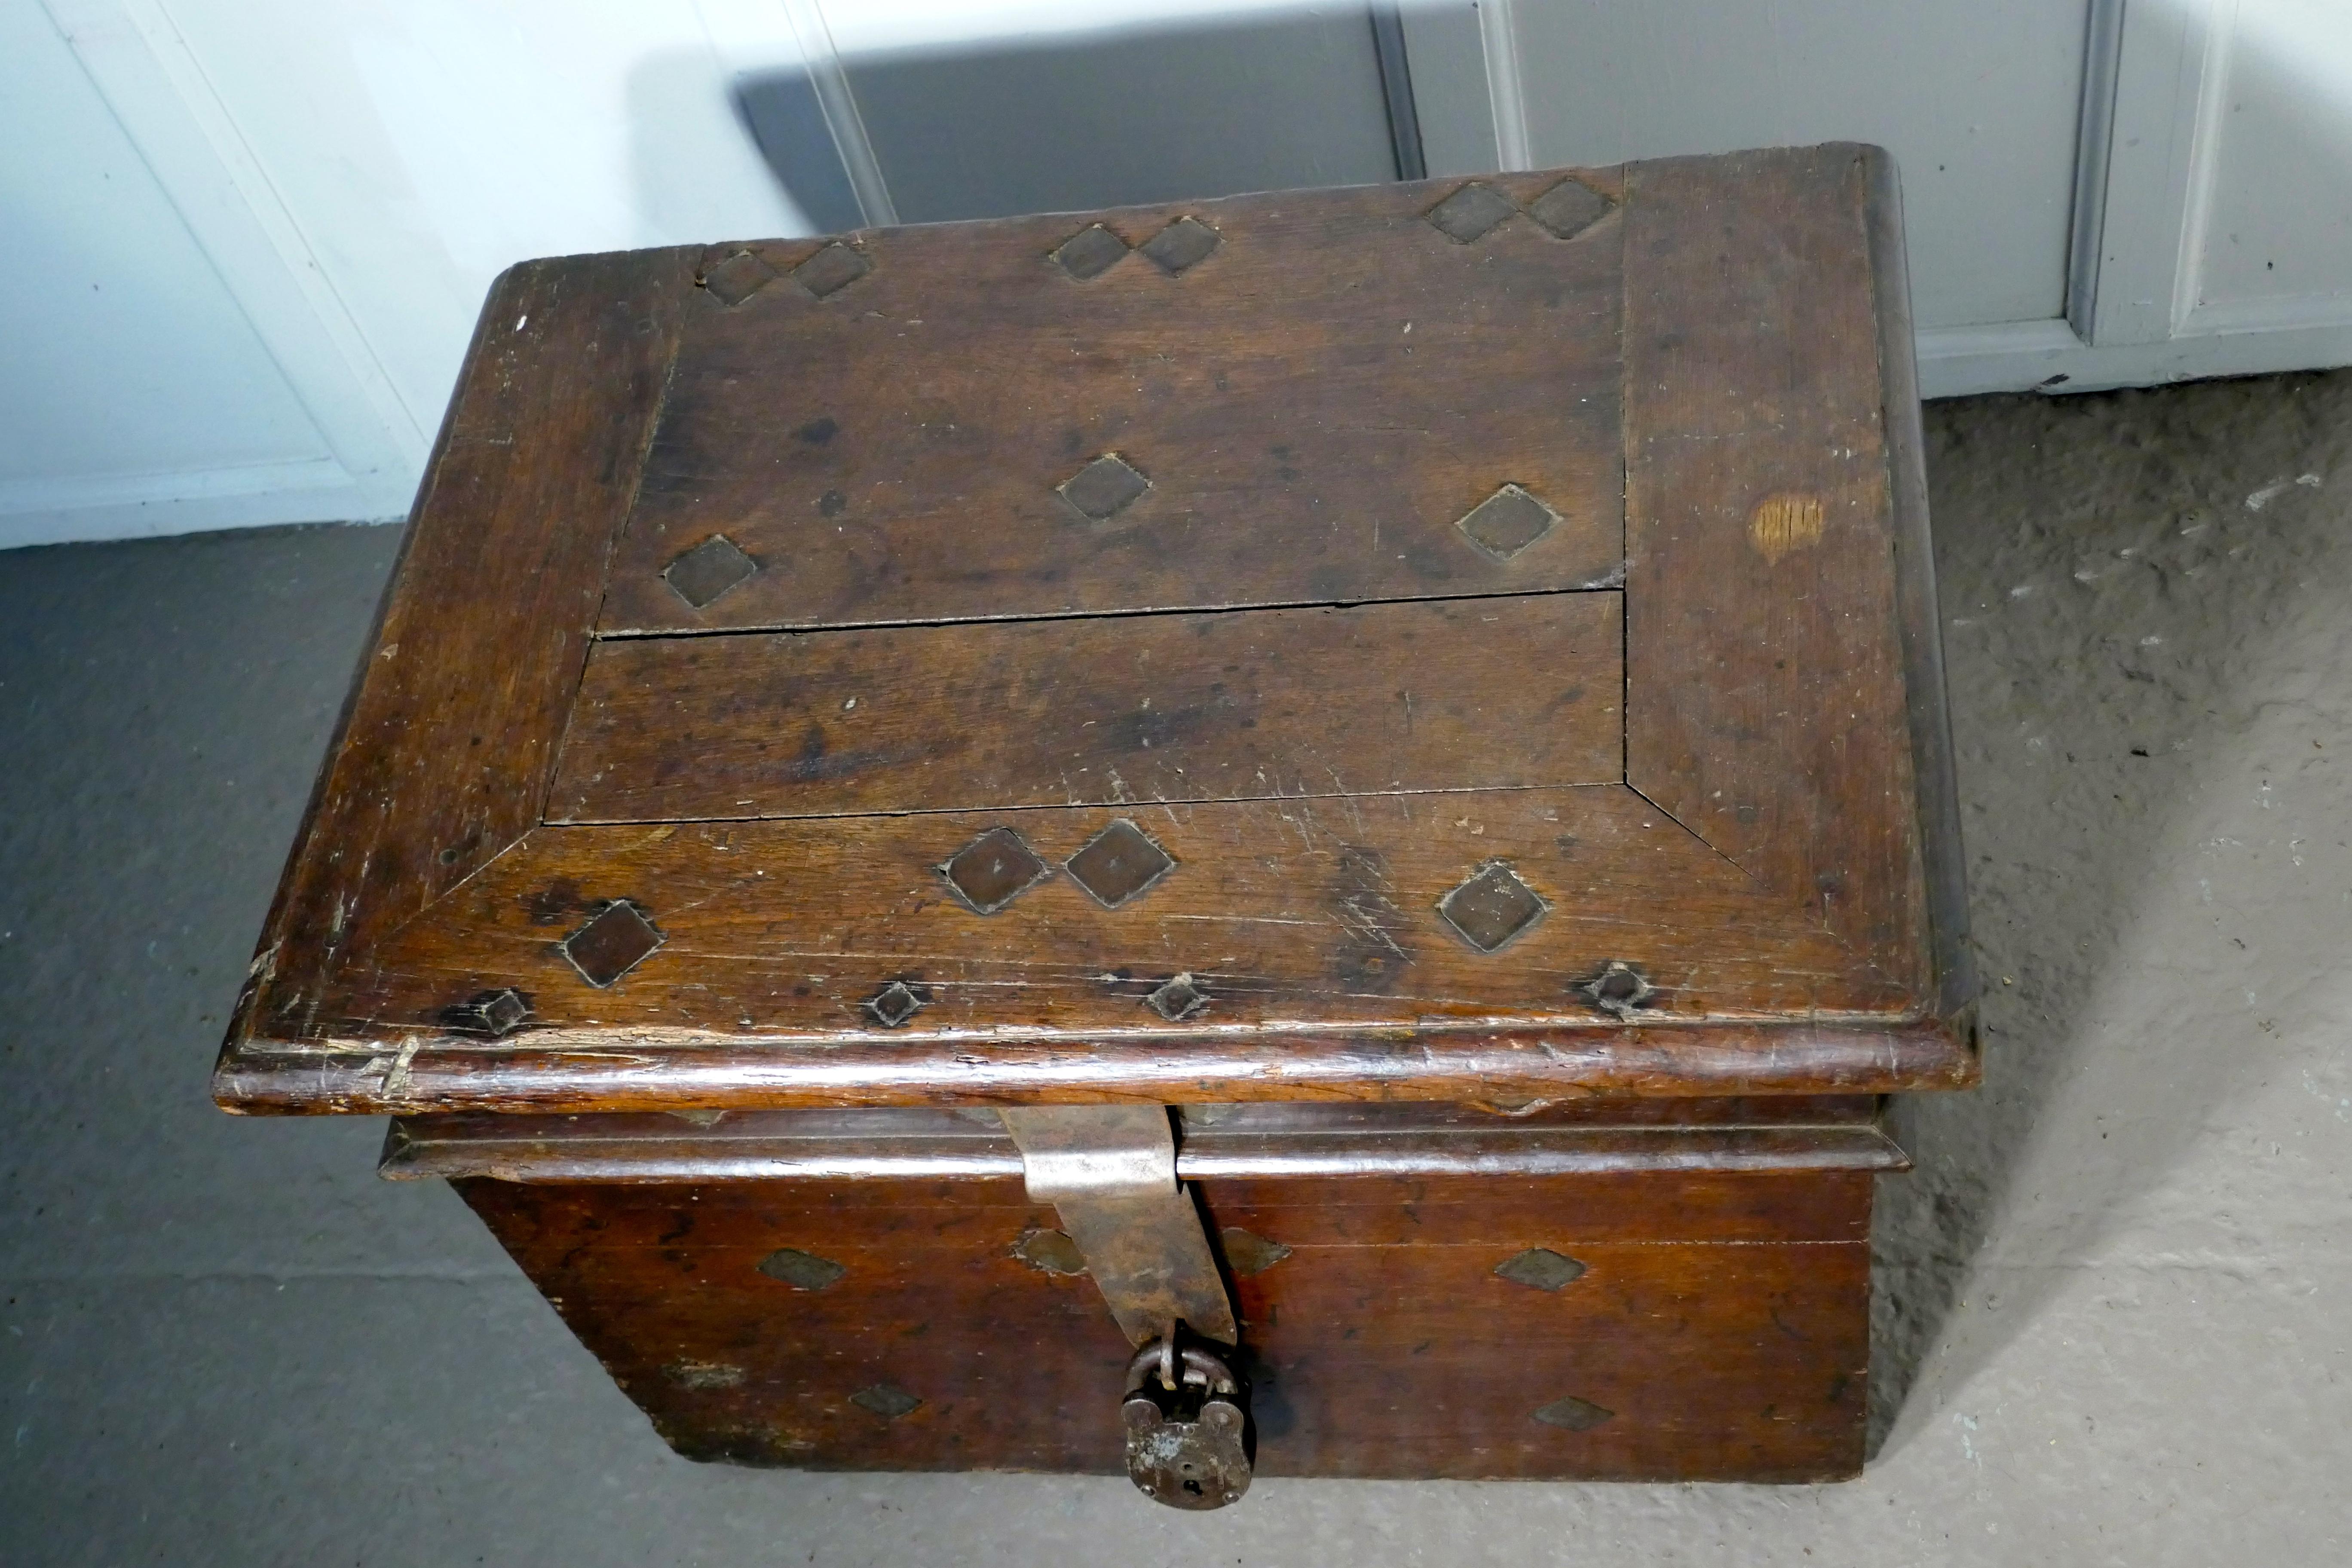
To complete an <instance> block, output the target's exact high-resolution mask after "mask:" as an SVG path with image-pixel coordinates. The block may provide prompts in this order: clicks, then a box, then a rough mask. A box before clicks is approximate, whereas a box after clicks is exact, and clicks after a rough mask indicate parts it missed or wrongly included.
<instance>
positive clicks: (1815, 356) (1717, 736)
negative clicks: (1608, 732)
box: [1625, 145, 1934, 1008]
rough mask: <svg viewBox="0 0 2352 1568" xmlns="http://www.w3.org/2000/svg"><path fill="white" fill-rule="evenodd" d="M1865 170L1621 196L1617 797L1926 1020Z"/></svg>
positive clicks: (1830, 163) (1738, 179)
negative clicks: (1821, 934) (1741, 879)
mask: <svg viewBox="0 0 2352 1568" xmlns="http://www.w3.org/2000/svg"><path fill="white" fill-rule="evenodd" d="M1874 156H1876V157H1884V154H1883V153H1874V151H1873V150H1871V149H1867V148H1863V147H1856V146H1851V145H1831V146H1826V147H1817V148H1809V149H1804V150H1802V151H1798V152H1789V151H1779V152H1770V153H1733V154H1730V155H1728V156H1726V157H1720V158H1681V159H1668V160H1664V161H1662V162H1659V163H1643V164H1640V165H1637V166H1635V168H1634V169H1633V173H1632V174H1630V176H1629V196H1628V202H1627V208H1626V210H1627V226H1626V247H1627V252H1626V254H1627V262H1626V290H1625V388H1626V403H1625V449H1626V454H1627V457H1626V475H1625V487H1626V549H1627V555H1628V562H1627V567H1626V584H1627V593H1626V617H1625V618H1626V627H1625V644H1626V715H1625V724H1626V730H1625V733H1626V758H1625V765H1626V781H1627V782H1628V783H1629V784H1632V785H1633V787H1634V788H1636V789H1638V790H1640V791H1641V792H1642V793H1643V795H1646V796H1647V797H1648V798H1650V799H1651V800H1654V801H1655V802H1656V803H1657V804H1658V805H1659V806H1660V808H1661V809H1663V810H1664V811H1667V812H1670V813H1672V814H1673V816H1675V820H1676V821H1678V822H1681V823H1682V824H1683V825H1684V826H1687V827H1688V828H1689V829H1690V830H1691V831H1692V832H1694V833H1696V834H1697V835H1699V836H1700V837H1703V838H1705V839H1706V841H1707V842H1708V843H1709V844H1711V845H1713V846H1715V847H1717V848H1718V849H1720V850H1721V851H1722V852H1723V853H1724V854H1725V855H1726V856H1727V857H1729V858H1731V859H1732V860H1734V861H1736V862H1737V863H1738V865H1739V866H1740V867H1741V868H1743V869H1744V870H1746V871H1748V873H1750V874H1751V875H1752V876H1754V877H1755V878H1756V879H1757V880H1758V881H1759V882H1760V883H1762V884H1763V885H1764V886H1766V887H1768V888H1770V889H1774V890H1775V891H1777V892H1779V893H1780V894H1781V895H1782V896H1784V897H1786V898H1788V899H1790V900H1792V901H1794V902H1796V903H1799V904H1801V906H1802V907H1803V908H1804V909H1806V910H1808V911H1810V912H1811V914H1812V915H1813V916H1814V918H1816V919H1818V920H1819V921H1821V922H1822V924H1824V925H1825V926H1827V927H1828V928H1829V929H1830V930H1832V931H1836V932H1837V933H1838V934H1839V935H1840V936H1841V937H1842V938H1843V939H1844V940H1845V941H1846V942H1848V943H1850V944H1851V945H1852V947H1853V951H1854V952H1855V954H1856V956H1857V957H1858V958H1859V959H1861V960H1862V961H1863V962H1864V963H1867V964H1869V966H1870V967H1871V968H1872V969H1874V971H1876V972H1877V973H1880V974H1882V975H1884V976H1885V978H1886V979H1887V980H1888V981H1890V982H1892V983H1894V984H1899V985H1901V986H1903V987H1905V988H1906V990H1908V991H1909V992H1910V993H1911V994H1913V995H1914V996H1916V997H1917V998H1918V1003H1919V1005H1921V1006H1922V1007H1923V1008H1926V1007H1931V1006H1933V1005H1934V990H1933V981H1932V977H1931V975H1930V973H1929V970H1928V962H1927V940H1926V938H1927V921H1926V910H1925V904H1926V889H1925V886H1924V883H1923V880H1922V871H1921V861H1920V847H1919V817H1918V814H1917V810H1916V798H1917V796H1916V783H1915V780H1914V777H1913V774H1912V744H1911V730H1910V721H1909V712H1908V708H1907V705H1906V697H1905V689H1904V678H1905V669H1906V665H1905V659H1904V651H1903V642H1902V633H1901V628H1900V626H1899V625H1898V605H1897V602H1896V595H1895V533H1894V519H1893V500H1892V491H1891V487H1890V483H1889V470H1888V455H1887V447H1886V414H1885V385H1884V384H1883V382H1882V380H1881V378H1880V374H1879V353H1880V334H1879V325H1878V321H1877V316H1876V310H1877V300H1878V295H1877V292H1876V289H1875V285H1874V278H1873V272H1872V259H1873V257H1872V251H1871V247H1870V243H1869V235H1870V220H1869V211H1868V207H1869V200H1870V196H1871V194H1872V188H1873V185H1872V176H1871V173H1870V161H1871V159H1872V158H1873V157H1874ZM1887 259H1889V260H1890V261H1891V259H1892V258H1887Z"/></svg>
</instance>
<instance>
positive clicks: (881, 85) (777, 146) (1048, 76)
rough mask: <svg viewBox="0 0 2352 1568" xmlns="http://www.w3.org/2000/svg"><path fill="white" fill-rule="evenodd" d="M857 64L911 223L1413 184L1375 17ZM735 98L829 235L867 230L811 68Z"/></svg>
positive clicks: (871, 121) (1118, 36)
mask: <svg viewBox="0 0 2352 1568" xmlns="http://www.w3.org/2000/svg"><path fill="white" fill-rule="evenodd" d="M845 71H846V75H847V77H848V80H849V86H850V90H851V91H852V92H853V93H854V94H855V96H856V101H857V107H858V112H859V115H860V117H861V118H862V120H863V121H864V123H865V128H866V136H867V139H868V140H869V142H871V143H872V145H873V149H874V153H875V158H876V161H877V163H879V164H880V166H881V172H882V175H883V179H884V182H885V183H886V184H887V186H888V188H889V191H890V195H891V199H892V203H893V205H895V206H896V207H897V209H898V220H899V221H900V222H902V223H937V222H941V221H945V220H950V219H955V218H975V217H1003V216H1011V215H1013V214H1018V213H1034V212H1068V211H1074V210H1079V209H1084V208H1089V207H1103V206H1122V205H1138V204H1142V203H1149V202H1160V201H1175V200H1181V199H1185V198H1190V197H1201V198H1205V197H1211V196H1222V195H1236V194H1239V193H1241V192H1244V191H1265V190H1281V189H1287V188H1291V187H1297V186H1308V185H1352V184H1373V183H1377V182H1380V181H1385V180H1393V179H1395V178H1397V177H1398V169H1399V163H1398V153H1397V148H1396V145H1395V142H1394V141H1393V139H1392V138H1391V130H1390V121H1389V107H1388V102H1389V100H1388V97H1387V95H1386V93H1385V92H1384V90H1383V86H1382V79H1381V61H1380V56H1379V53H1378V51H1377V49H1376V48H1375V46H1374V41H1373V32H1372V27H1371V22H1370V16H1369V14H1368V13H1367V12H1366V11H1365V10H1364V9H1363V8H1361V7H1348V6H1340V7H1336V8H1334V9H1333V10H1331V11H1328V12H1297V13H1282V14H1276V15H1270V16H1240V17H1225V18H1221V19H1219V20H1218V21H1217V23H1216V24H1215V25H1213V26H1202V25H1199V24H1193V25H1190V26H1152V27H1137V28H1128V29H1121V30H1118V31H1116V32H1106V33H1094V34H1087V35H1083V36H1079V37H1069V38H1061V39H1055V40H1053V41H1051V42H1047V43H1036V42H1023V43H1018V44H1013V43H1001V44H1000V43H991V44H985V45H976V46H971V47H959V48H955V49H937V50H931V49H923V50H908V51H903V52H895V53H890V54H876V55H866V56H859V57H854V58H849V59H848V60H846V61H845ZM735 104H736V110H737V113H738V115H739V117H740V121H741V122H742V124H743V126H744V128H745V129H746V130H747V131H748V132H750V134H751V137H752V139H753V140H754V141H755V142H757V143H758V146H759V148H760V152H761V155H762V156H763V157H764V158H765V159H766V161H767V163H768V166H769V168H770V169H772V171H774V174H775V176H776V178H777V180H778V181H779V182H781V183H782V185H783V187H784V189H785V191H786V192H787V193H788V194H789V195H790V196H791V198H792V200H793V203H794V205H797V206H798V207H799V208H800V209H801V210H802V211H803V213H805V214H806V215H807V216H808V217H809V219H810V221H811V223H812V224H813V225H814V226H815V227H816V228H817V229H818V230H819V231H821V232H839V231H841V230H845V229H851V228H856V227H858V226H861V225H862V224H863V222H864V219H863V217H862V216H861V215H860V213H859V210H858V205H857V201H856V196H855V195H854V194H853V193H852V190H851V186H850V182H849V179H848V176H847V174H846V173H845V169H844V167H843V163H842V159H841V155H840V153H839V152H838V151H837V149H836V148H835V143H834V140H833V137H832V134H831V132H830V131H829V130H828V129H827V127H826V123H825V119H824V110H823V109H822V107H821V106H820V103H819V100H818V95H817V92H816V89H815V88H814V84H813V83H812V82H811V81H810V79H809V78H808V77H807V76H806V75H804V74H803V73H801V72H798V71H777V72H772V73H766V74H762V75H756V76H750V77H746V78H743V79H740V80H739V81H738V82H737V84H736V89H735Z"/></svg>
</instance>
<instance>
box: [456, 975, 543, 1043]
mask: <svg viewBox="0 0 2352 1568" xmlns="http://www.w3.org/2000/svg"><path fill="white" fill-rule="evenodd" d="M465 1012H466V1014H467V1018H468V1021H470V1022H471V1023H472V1024H473V1026H475V1027H476V1028H478V1029H479V1030H481V1031H482V1033H484V1034H486V1035H488V1036H489V1037H490V1038H492V1039H494V1040H495V1039H500V1038H503V1037H506V1036H508V1035H511V1034H513V1033H514V1032H515V1028H516V1026H518V1025H520V1023H521V1022H522V1021H523V1020H524V1019H525V1018H527V1017H529V1016H530V1003H528V1002H526V1001H524V1000H523V998H522V993H521V992H520V991H517V990H516V989H515V988H514V987H513V986H511V985H509V986H508V987H507V988H506V989H505V990H503V991H487V992H484V993H483V994H481V995H479V996H477V997H475V998H474V999H473V1000H472V1001H470V1002H468V1003H467V1004H466V1006H465Z"/></svg>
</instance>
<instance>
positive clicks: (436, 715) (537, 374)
mask: <svg viewBox="0 0 2352 1568" xmlns="http://www.w3.org/2000/svg"><path fill="white" fill-rule="evenodd" d="M690 268H691V256H690V253H687V252H680V251H643V252H635V253H631V254H627V255H617V256H599V257H584V258H571V259H569V260H564V261H555V262H528V263H525V264H523V265H521V266H520V267H515V268H509V270H508V271H507V272H505V273H503V274H502V275H500V277H499V280H498V282H497V283H496V284H495V285H494V286H493V287H492V289H491V291H490V298H489V300H488V303H487V304H486V305H485V306H484V308H483V313H482V320H481V323H480V325H479V326H478V328H477V330H476V332H475V338H474V343H473V347H472V348H471V349H470V350H469V351H468V353H467V359H466V365H465V369H464V371H463V372H462V373H461V374H460V375H459V377H458V384H457V397H456V399H455V400H454V401H453V402H452V403H451V405H450V406H449V413H448V416H447V418H446V421H445V423H444V424H443V426H442V429H441V434H440V438H439V440H438V442H437V443H436V446H435V447H434V453H433V458H432V461H431V463H430V465H429V466H428V468H427V470H426V476H427V477H426V479H425V488H424V490H423V492H422V493H421V494H420V495H419V496H418V498H417V502H416V510H415V515H414V516H413V517H412V518H411V520H410V521H409V526H408V533H407V537H406V539H405V540H404V544H403V551H402V555H401V560H400V563H399V565H398V567H397V568H396V569H395V570H394V574H393V580H392V584H391V586H390V587H389V589H388V590H387V591H386V596H385V600H384V605H383V611H382V618H381V620H380V622H379V624H378V626H377V629H376V634H375V636H374V637H373V638H371V639H370V642H369V651H368V654H367V657H366V660H365V662H364V664H363V665H362V668H361V669H360V670H359V672H358V674H357V675H356V677H355V678H354V681H353V687H352V697H351V700H350V702H349V705H348V706H347V707H346V709H345V710H344V713H343V717H342V721H341V726H340V727H339V730H338V732H337V735H336V738H335V742H334V744H333V746H332V748H331V750H330V751H329V752H328V757H327V763H326V767H325V769H324V771H323V773H321V775H320V780H319V783H318V786H317V788H316V791H315V792H314V794H313V795H312V797H311V803H310V810H309V813H308V816H307V817H306V819H305V821H304V824H303V827H302V831H301V834H300V836H299V837H298V838H297V840H296V842H295V848H294V853H293V858H292V859H291V861H290V862H289V865H288V868H287V871H286V876H285V879H284V880H283V881H282V882H281V883H280V885H279V888H278V900H277V903H276V906H275V907H274V908H273V909H272V910H271V911H270V915H269V921H268V926H267V927H266V928H265V929H264V931H263V933H262V938H261V944H260V951H259V952H258V953H257V955H256V957H255V960H254V965H253V970H252V973H251V975H250V977H249V979H248V982H247V987H246V991H245V994H244V995H243V997H242V998H240V1001H239V1005H238V1009H237V1016H236V1020H235V1021H234V1022H233V1023H232V1025H231V1026H230V1030H229V1038H230V1039H231V1040H232V1041H235V1040H236V1039H238V1038H240V1037H244V1036H246V1035H247V1034H281V1033H290V1034H296V1035H299V1034H301V1033H303V1032H304V1031H306V1030H308V1029H309V1028H310V1026H311V1020H312V1018H313V1017H314V1016H315V1010H316V1007H317V1005H318V1003H319V999H320V984H321V982H322V980H323V978H324V976H325V975H327V974H328V973H331V972H332V971H333V970H334V969H335V968H336V967H337V965H338V964H340V963H342V962H343V961H344V960H345V958H346V957H347V956H348V955H350V954H352V953H354V952H357V953H364V952H367V951H368V949H369V947H370V945H371V944H372V943H373V942H374V941H375V940H376V939H378V938H379V937H381V936H382V935H383V933H384V932H385V931H391V930H393V929H394V928H396V927H398V926H400V925H401V924H403V923H404V922H405V921H409V920H410V919H412V918H413V917H415V915H416V914H417V913H418V912H419V911H421V910H425V908H427V907H428V906H430V905H431V904H432V903H433V902H434V900H436V899H438V898H439V897H441V896H442V895H443V894H444V893H446V892H447V891H448V890H449V889H451V888H453V887H456V886H457V884H459V883H461V882H463V881H464V880H465V879H467V877H470V876H472V875H473V874H474V873H475V872H477V871H478V870H480V869H481V868H482V867H483V866H485V865H487V864H488V863H489V862H490V861H491V860H492V859H494V858H496V857H497V856H498V855H499V853H500V852H501V851H503V850H504V849H506V848H507V847H509V845H511V844H513V843H514V842H515V840H517V839H518V838H520V837H522V836H523V835H524V834H525V833H526V832H528V831H529V830H530V827H531V826H532V825H533V824H535V823H537V822H538V821H539V819H540V817H541V810H542V806H543V804H544V802H545V800H546V795H547V785H548V782H549V778H550V776H551V773H552V771H553V767H554V763H555V753H556V745H557V742H558V741H559V740H560V739H561V737H562V732H563V725H564V721H565V716H566V714H567V713H568V712H569V711H570V708H571V700H572V693H573V692H574V691H575V690H576V689H578V687H579V683H580V673H581V668H582V665H583V661H584V660H585V658H586V657H587V650H588V634H589V629H590V626H591V625H592V623H593V620H594V617H595V614H596V606H597V604H598V601H599V600H600V599H601V598H602V596H603V593H604V570H605V561H606V557H607V556H608V555H609V554H610V552H611V550H612V546H613V538H614V533H615V532H616V531H618V529H619V526H620V523H621V521H622V519H623V518H624V517H625V515H626V514H627V511H628V508H629V504H630V502H631V500H633V499H634V497H635V492H636V484H637V470H638V466H639V464H640V462H641V461H642V459H643V458H644V455H645V449H646V440H647V438H648V437H649V435H650V434H651V430H652V426H653V420H654V416H655V414H656V410H657V409H658V408H659V406H660V404H661V388H662V384H663V379H664V377H665V376H666V375H667V374H668V369H669V362H670V356H671V354H672V353H673V352H674V351H675V349H676V347H677V326H678V319H679V308H680V306H681V305H682V304H683V303H684V300H685V296H686V295H688V293H690V292H692V289H691V287H690V278H691V269H690Z"/></svg>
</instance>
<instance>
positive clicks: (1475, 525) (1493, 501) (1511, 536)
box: [1454, 485, 1559, 561]
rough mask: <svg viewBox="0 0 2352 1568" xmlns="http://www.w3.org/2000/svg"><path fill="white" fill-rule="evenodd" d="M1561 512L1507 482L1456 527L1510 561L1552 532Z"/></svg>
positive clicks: (1481, 502)
mask: <svg viewBox="0 0 2352 1568" xmlns="http://www.w3.org/2000/svg"><path fill="white" fill-rule="evenodd" d="M1558 521H1559V513H1558V512H1556V511H1554V510H1551V508H1549V507H1548V506H1546V505H1545V504H1544V503H1543V502H1542V501H1540V500H1537V499H1536V498H1535V497H1534V496H1532V495H1530V494H1528V492H1527V491H1526V490H1524V489H1520V488H1519V487H1518V486H1517V485H1505V486H1504V487H1503V488H1502V489H1498V490H1496V492H1495V493H1494V494H1493V495H1490V496H1488V497H1487V498H1486V500H1482V501H1480V502H1479V503H1478V504H1477V505H1476V506H1474V507H1472V508H1471V509H1470V510H1469V511H1468V512H1467V513H1466V514H1465V515H1464V517H1463V518H1462V521H1459V522H1457V523H1455V524H1454V527H1456V528H1458V529H1460V530H1461V531H1462V532H1463V534H1464V536H1465V537H1466V538H1467V539H1468V540H1469V541H1470V542H1471V543H1473V544H1475V545H1476V546H1477V547H1478V548H1479V549H1481V550H1483V551H1485V552H1486V553H1487V554H1489V555H1491V556H1493V557H1494V558H1495V559H1496V560H1497V561H1508V560H1509V559H1510V558H1511V557H1512V556H1514V555H1517V553H1518V552H1520V551H1522V550H1525V549H1526V548H1527V547H1528V545H1530V544H1533V543H1534V542H1536V541H1537V540H1538V539H1541V538H1542V537H1543V536H1544V535H1545V534H1547V533H1549V532H1550V531H1552V525H1553V524H1554V523H1556V522H1558Z"/></svg>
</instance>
